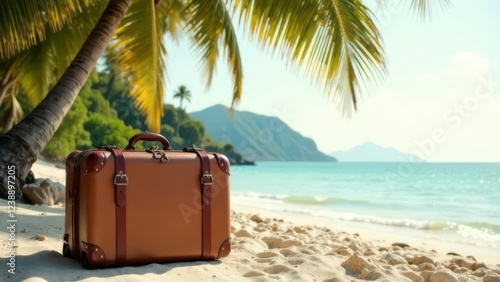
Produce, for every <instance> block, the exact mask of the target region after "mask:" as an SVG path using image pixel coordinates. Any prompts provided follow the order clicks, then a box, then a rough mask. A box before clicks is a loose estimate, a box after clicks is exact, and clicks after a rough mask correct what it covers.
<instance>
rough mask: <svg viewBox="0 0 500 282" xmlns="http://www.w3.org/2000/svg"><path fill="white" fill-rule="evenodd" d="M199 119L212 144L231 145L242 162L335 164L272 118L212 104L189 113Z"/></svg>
mask: <svg viewBox="0 0 500 282" xmlns="http://www.w3.org/2000/svg"><path fill="white" fill-rule="evenodd" d="M190 115H191V116H192V117H193V118H195V119H198V120H201V121H202V122H203V123H204V125H205V128H206V131H207V133H208V134H209V135H210V136H211V137H212V138H213V139H214V140H216V141H218V142H221V143H231V144H233V145H234V149H235V150H236V151H237V152H239V153H241V154H242V155H243V157H244V158H245V159H248V160H255V161H336V159H334V158H332V157H330V156H328V155H326V154H324V153H322V152H320V151H318V149H317V147H316V144H315V143H314V141H313V140H312V139H310V138H307V137H304V136H302V135H301V134H299V133H298V132H295V131H293V130H292V129H291V128H290V127H288V126H287V125H286V124H285V123H284V122H283V121H281V120H280V119H278V118H276V117H268V116H263V115H258V114H254V113H251V112H240V111H235V112H234V115H232V116H231V115H230V114H229V109H228V108H227V107H225V106H223V105H215V106H212V107H210V108H207V109H204V110H202V111H199V112H194V113H191V114H190Z"/></svg>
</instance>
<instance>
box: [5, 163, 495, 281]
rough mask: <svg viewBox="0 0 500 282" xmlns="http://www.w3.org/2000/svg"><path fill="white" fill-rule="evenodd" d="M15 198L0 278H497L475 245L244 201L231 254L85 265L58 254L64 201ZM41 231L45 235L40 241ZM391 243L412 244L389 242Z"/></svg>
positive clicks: (48, 173) (49, 174)
mask: <svg viewBox="0 0 500 282" xmlns="http://www.w3.org/2000/svg"><path fill="white" fill-rule="evenodd" d="M33 171H34V172H35V176H36V177H37V178H50V179H51V180H53V181H58V182H61V183H63V184H64V182H65V171H64V169H60V168H55V167H54V166H53V165H51V164H49V163H44V162H40V161H39V162H37V163H36V164H35V165H34V167H33ZM16 205H17V206H16V211H15V212H16V213H15V216H16V219H17V222H16V233H15V234H16V236H15V240H16V241H15V242H16V244H17V246H18V247H17V248H16V257H15V274H12V273H9V272H8V270H9V269H10V267H9V265H7V263H8V261H9V258H8V255H9V249H10V248H9V240H8V238H9V230H7V227H8V226H9V224H10V223H8V222H7V220H8V217H7V201H5V200H0V211H1V217H0V222H1V224H2V225H3V226H5V227H2V228H0V240H1V242H2V249H1V250H0V256H1V262H0V271H1V275H0V277H1V278H0V281H23V280H24V281H101V280H106V281H137V280H140V281H242V280H244V279H246V280H253V281H274V280H281V281H362V280H376V281H431V282H434V281H485V282H487V281H500V254H488V253H487V252H484V250H482V249H480V248H472V247H468V248H467V249H464V246H460V245H443V244H442V242H438V241H432V240H429V241H418V240H415V239H414V238H407V237H398V236H397V235H389V234H384V233H380V232H375V231H372V230H367V229H359V228H354V227H343V226H342V225H338V224H331V223H328V222H321V221H320V220H318V219H317V218H312V217H307V216H299V217H294V218H293V219H292V218H290V216H289V215H288V216H287V215H284V214H273V213H270V212H266V211H256V210H250V209H248V208H243V207H233V212H232V215H231V222H232V226H231V229H232V233H233V234H232V236H233V246H232V252H231V255H230V256H229V257H228V258H224V259H222V260H220V261H212V262H179V263H165V264H156V263H155V264H149V265H144V266H129V267H122V268H109V269H97V270H86V269H83V268H82V267H81V264H80V263H79V262H78V261H76V260H73V259H68V258H64V257H63V256H62V254H61V249H62V243H63V241H62V235H63V233H64V231H63V229H64V206H63V205H61V204H59V205H55V206H50V207H49V206H32V205H28V204H24V203H22V202H18V203H16ZM256 214H259V216H255V215H256ZM283 219H284V220H283ZM261 220H262V222H260V221H261ZM38 235H41V236H43V237H41V238H42V239H44V240H43V241H39V240H37V239H36V237H37V236H38ZM394 242H398V243H406V244H408V245H409V246H410V248H404V249H403V248H401V247H397V246H396V247H393V246H391V244H392V243H394ZM453 248H455V249H453ZM431 250H434V251H431ZM451 251H453V252H455V253H458V254H462V255H464V256H465V255H472V256H474V257H475V259H476V260H477V261H474V260H472V259H470V258H465V257H454V256H449V255H446V254H447V253H448V252H451ZM6 257H7V258H6ZM455 279H456V280H455Z"/></svg>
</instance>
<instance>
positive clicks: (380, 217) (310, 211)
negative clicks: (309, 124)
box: [231, 162, 500, 253]
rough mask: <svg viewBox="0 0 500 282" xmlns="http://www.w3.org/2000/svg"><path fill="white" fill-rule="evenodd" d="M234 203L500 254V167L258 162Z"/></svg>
mask: <svg viewBox="0 0 500 282" xmlns="http://www.w3.org/2000/svg"><path fill="white" fill-rule="evenodd" d="M231 201H232V203H234V204H236V205H239V206H244V207H250V208H252V207H254V208H259V209H266V210H271V211H279V212H286V213H287V214H291V215H294V214H297V215H298V214H301V215H310V216H315V217H320V218H322V219H324V220H331V221H335V222H336V224H346V225H349V224H355V225H358V226H359V225H361V226H363V227H364V228H366V227H369V228H372V229H373V228H375V229H379V230H383V229H388V228H390V230H391V231H390V232H394V230H396V232H397V233H400V234H402V235H405V234H406V235H411V236H417V235H415V234H418V236H421V237H424V238H433V239H437V240H440V241H443V242H453V243H461V244H466V245H471V246H478V247H485V248H488V249H489V250H491V252H492V253H500V163H404V162H401V163H330V162H259V163H257V165H256V166H232V167H231Z"/></svg>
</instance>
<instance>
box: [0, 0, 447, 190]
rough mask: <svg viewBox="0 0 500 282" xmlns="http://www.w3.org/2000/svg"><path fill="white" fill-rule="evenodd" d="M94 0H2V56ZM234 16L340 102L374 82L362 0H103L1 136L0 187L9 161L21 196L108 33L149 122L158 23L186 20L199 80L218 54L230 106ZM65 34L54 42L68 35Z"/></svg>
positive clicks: (236, 76) (370, 30) (372, 42)
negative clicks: (49, 80)
mask: <svg viewBox="0 0 500 282" xmlns="http://www.w3.org/2000/svg"><path fill="white" fill-rule="evenodd" d="M102 2H104V1H96V0H68V1H58V0H26V1H15V0H5V1H2V2H1V3H0V18H1V19H2V21H0V63H4V62H7V61H9V60H11V59H13V58H14V57H16V56H21V54H22V53H23V52H27V51H26V50H31V48H34V47H35V46H38V44H39V43H40V42H43V41H45V40H46V36H47V34H48V33H49V31H46V26H50V27H51V29H52V30H54V31H57V30H61V29H62V28H63V27H65V26H69V27H70V28H74V26H73V24H75V23H76V22H75V23H73V21H72V19H73V18H75V15H76V14H77V13H78V11H82V10H86V9H88V10H89V12H90V13H95V12H96V11H97V10H98V9H97V8H96V7H98V5H97V4H96V3H102ZM427 2H428V0H412V5H414V6H416V7H424V8H425V7H427V4H426V3H427ZM441 2H447V0H441ZM421 3H423V4H421ZM419 4H421V6H419ZM155 5H157V6H155ZM129 8H130V9H129ZM127 10H128V12H127ZM230 11H234V12H230ZM97 14H101V12H99V13H97ZM233 17H234V18H237V19H239V22H240V23H241V25H242V26H243V27H244V28H245V29H247V30H248V31H249V33H250V35H251V36H252V38H253V39H255V40H256V41H257V42H258V43H259V44H260V45H261V46H262V48H263V49H267V50H270V51H271V52H272V53H273V54H275V55H280V56H281V57H282V58H283V59H284V60H285V61H287V62H289V63H290V64H289V65H290V66H291V67H292V69H293V70H295V71H297V72H299V70H302V72H300V73H301V74H303V75H305V76H307V77H309V78H310V79H311V80H312V81H313V82H315V83H316V84H317V85H318V86H319V87H320V88H322V89H323V90H324V92H325V93H327V94H329V95H331V96H333V97H334V98H336V101H338V104H339V105H340V106H341V108H342V109H343V110H344V111H347V112H349V111H350V110H352V109H355V108H356V100H357V95H358V94H357V93H358V90H359V87H361V86H362V85H363V84H367V85H373V84H374V83H376V81H377V79H378V78H380V77H382V75H383V74H384V72H385V63H384V55H383V47H382V43H381V41H380V34H379V32H378V30H377V28H376V26H375V24H374V22H373V20H372V17H373V15H372V14H371V12H370V11H369V9H368V8H367V7H366V6H365V5H364V4H363V1H362V0H304V1H264V0H227V1H222V0H164V1H159V2H158V1H157V2H156V3H155V2H154V1H153V0H136V1H134V3H133V4H132V0H109V3H108V6H107V7H106V8H105V9H104V12H102V16H101V18H100V19H99V21H98V22H97V23H95V28H94V29H93V30H92V32H91V33H90V34H89V35H88V38H87V40H86V41H85V43H84V44H83V46H82V48H81V49H80V51H79V53H78V54H77V55H76V57H75V58H74V60H73V61H72V63H71V65H70V66H69V67H68V68H67V69H66V70H65V72H64V74H63V75H62V76H61V77H60V79H59V80H58V82H57V83H56V84H55V86H54V87H53V88H52V90H50V91H49V93H48V94H47V96H46V97H45V98H44V99H43V100H42V102H41V103H40V104H39V105H38V106H37V107H36V108H35V109H34V110H33V112H31V113H30V114H28V115H27V116H26V117H25V118H24V119H23V120H22V121H21V122H20V123H18V124H17V125H16V126H14V127H13V128H12V129H11V130H10V131H9V132H7V133H6V134H3V135H1V136H0V140H1V142H0V181H1V182H2V186H0V197H2V198H6V197H7V195H8V189H7V186H6V184H7V183H8V182H7V179H8V170H7V168H9V167H13V166H14V167H15V168H16V169H15V175H16V179H17V181H16V190H15V194H16V195H17V196H19V194H20V189H19V186H20V184H22V182H23V180H24V178H25V176H26V175H27V173H28V171H29V168H30V167H31V165H32V163H33V162H34V161H35V160H36V158H37V157H38V155H39V154H40V152H41V151H42V150H43V148H44V147H45V145H46V144H47V143H48V141H49V140H50V138H51V137H52V136H53V134H54V132H55V130H56V129H57V127H58V126H59V124H60V123H61V121H62V119H63V118H64V115H65V114H66V113H67V112H68V110H69V108H70V107H71V105H72V103H73V101H74V99H75V98H76V96H77V94H78V91H79V90H80V89H81V87H82V85H83V83H84V82H85V80H86V79H87V78H88V76H89V74H90V72H91V71H92V68H93V67H94V66H95V64H96V62H97V60H98V58H99V56H100V55H101V54H102V52H104V49H105V47H106V46H107V45H108V43H109V42H111V44H110V52H111V53H113V54H116V55H115V56H114V57H113V60H114V63H115V64H116V66H117V72H118V73H122V74H123V75H125V76H126V77H128V78H129V79H130V84H131V86H132V90H131V93H130V94H131V95H132V96H133V97H134V101H135V103H136V104H137V105H138V106H139V108H140V109H141V111H142V112H143V113H145V114H146V122H147V123H148V125H149V127H150V128H151V129H152V130H153V131H158V130H159V128H160V117H161V115H162V109H163V107H162V102H163V92H164V91H163V87H164V82H163V77H164V70H165V66H164V60H163V59H164V57H166V56H167V53H166V47H165V45H164V43H163V41H162V40H161V38H162V36H163V34H165V33H168V34H170V35H171V36H173V37H174V38H175V37H176V35H177V34H178V33H179V32H180V31H181V30H182V29H183V30H185V32H186V33H187V34H188V36H189V38H190V39H191V43H192V45H193V46H194V47H195V50H197V51H198V52H197V55H198V56H199V58H200V60H201V61H202V63H203V65H202V66H203V70H204V71H205V73H206V78H207V79H206V83H207V85H210V83H211V81H212V77H213V74H214V70H215V67H216V64H217V61H218V58H219V57H220V56H221V55H224V56H225V57H226V61H227V63H228V65H229V67H230V71H231V77H232V79H233V84H234V86H233V93H232V106H234V105H236V104H237V103H238V102H239V100H240V98H241V93H242V86H243V72H242V63H241V56H240V53H239V48H238V42H237V38H236V34H235V30H234V28H233V24H232V20H231V19H232V18H233ZM27 19H29V20H27ZM83 21H87V19H83ZM88 21H89V22H91V20H90V19H89V20H88ZM77 30H78V29H77ZM70 35H71V34H70ZM70 35H69V36H70ZM69 36H68V38H67V39H66V40H64V41H62V42H65V41H68V40H70V38H71V37H69ZM112 39H113V40H112ZM111 40H112V41H111ZM63 44H64V43H63ZM8 73H9V72H8V71H4V72H3V73H0V75H2V77H1V78H2V79H3V78H6V77H8ZM22 74H23V75H24V73H22ZM2 79H0V81H2ZM4 183H5V184H4Z"/></svg>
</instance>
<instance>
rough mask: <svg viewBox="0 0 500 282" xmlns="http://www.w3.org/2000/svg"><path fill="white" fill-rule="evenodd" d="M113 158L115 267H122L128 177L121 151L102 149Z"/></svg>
mask: <svg viewBox="0 0 500 282" xmlns="http://www.w3.org/2000/svg"><path fill="white" fill-rule="evenodd" d="M104 148H105V149H106V150H108V151H110V152H111V153H112V154H113V156H114V158H115V177H114V180H113V182H114V184H115V203H116V205H115V206H116V263H115V265H116V266H124V265H125V258H126V254H127V249H126V248H127V232H126V231H127V228H126V227H127V226H126V222H127V221H126V218H127V214H126V205H125V203H126V201H127V197H126V188H127V185H128V176H127V174H126V173H125V156H124V155H123V151H122V150H121V149H120V148H118V147H114V146H106V147H104Z"/></svg>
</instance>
